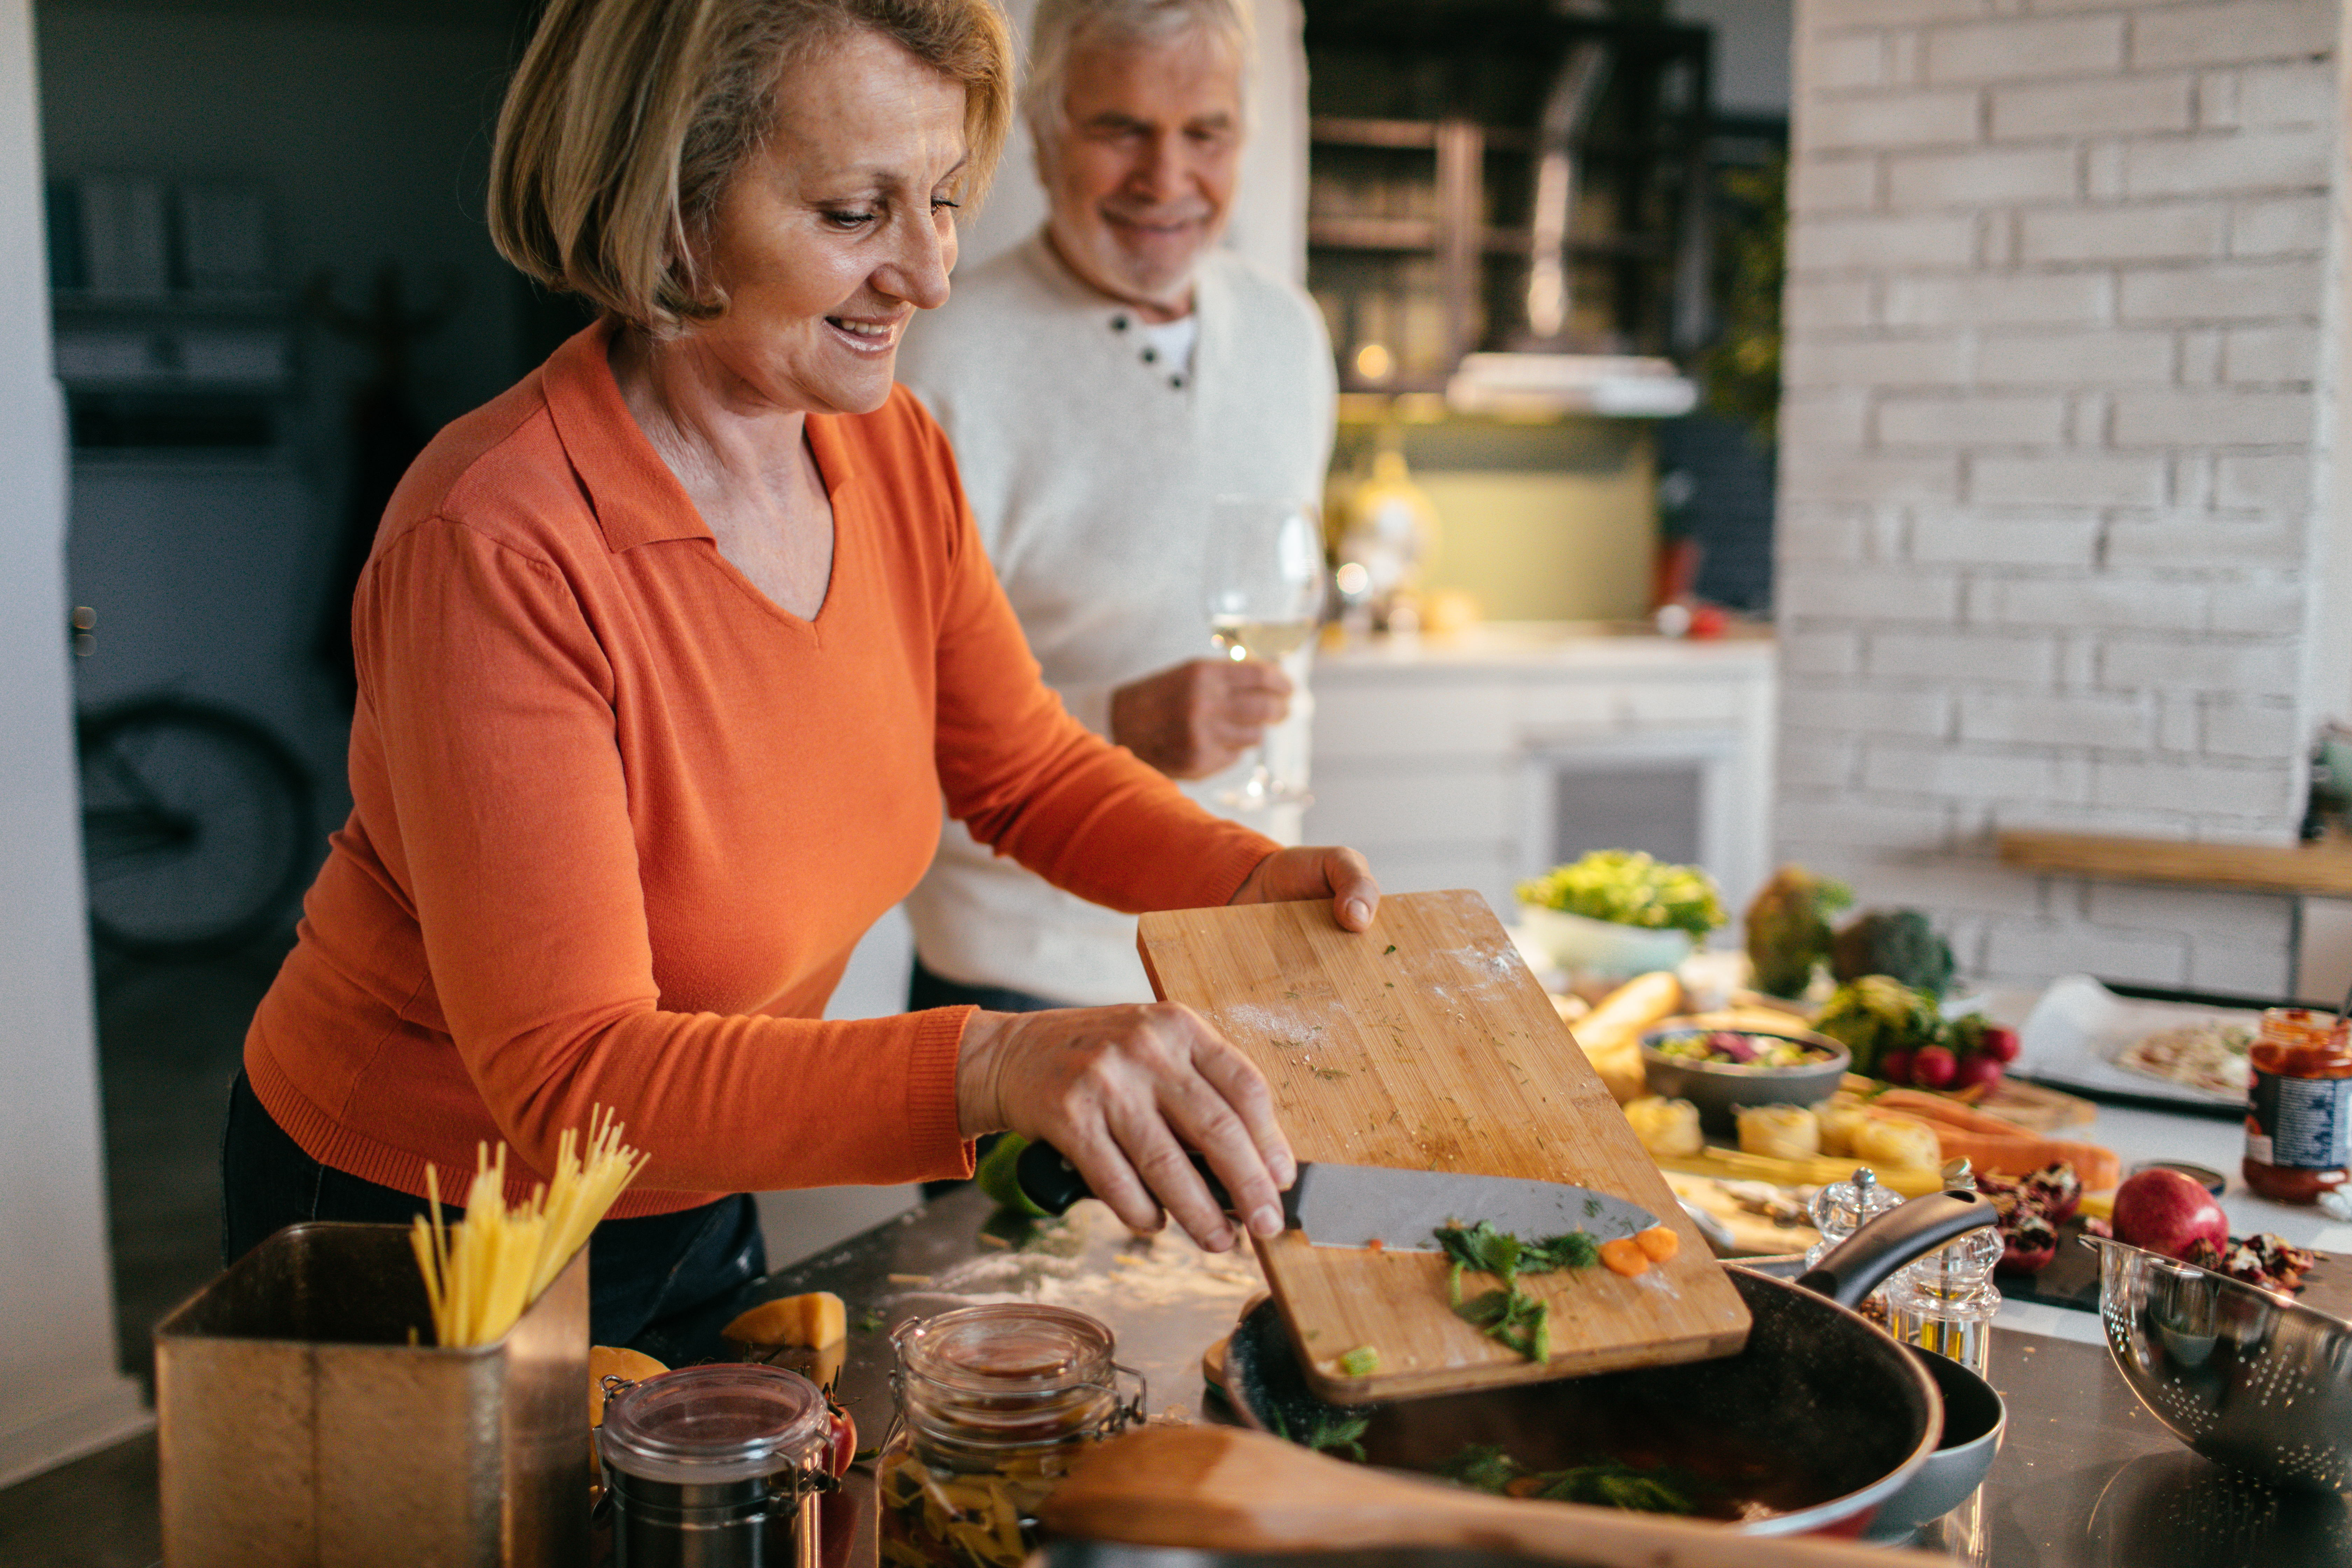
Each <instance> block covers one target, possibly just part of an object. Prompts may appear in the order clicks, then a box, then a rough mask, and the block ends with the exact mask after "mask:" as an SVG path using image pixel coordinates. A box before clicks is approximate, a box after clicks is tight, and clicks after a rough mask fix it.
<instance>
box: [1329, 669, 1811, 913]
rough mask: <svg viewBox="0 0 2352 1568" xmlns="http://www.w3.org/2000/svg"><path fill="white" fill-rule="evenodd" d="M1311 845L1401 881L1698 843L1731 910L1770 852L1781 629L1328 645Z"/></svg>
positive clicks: (1502, 904)
mask: <svg viewBox="0 0 2352 1568" xmlns="http://www.w3.org/2000/svg"><path fill="white" fill-rule="evenodd" d="M1313 679H1314V700H1315V721H1314V753H1313V787H1314V791H1315V804H1314V805H1312V806H1310V807H1309V808H1308V810H1307V826H1306V834H1307V842H1309V843H1316V844H1347V845H1351V846H1353V847H1356V848H1358V849H1360V850H1362V851H1363V852H1364V853H1365V854H1366V855H1367V856H1368V857H1370V859H1371V862H1372V868H1373V870H1374V872H1375V873H1376V874H1377V875H1378V876H1379V877H1380V879H1381V885H1382V886H1383V887H1385V888H1388V889H1391V890H1393V891H1410V890H1413V889H1437V888H1475V889H1478V891H1480V892H1481V893H1483V894H1485V895H1486V900H1487V901H1488V902H1489V903H1491V904H1493V905H1494V906H1495V908H1496V910H1497V911H1501V912H1505V913H1507V911H1508V910H1510V907H1511V903H1512V891H1511V890H1512V888H1513V886H1514V885H1515V884H1516V883H1517V881H1518V880H1519V879H1522V878H1526V877H1531V876H1534V875H1536V874H1538V872H1541V871H1543V870H1546V869H1548V868H1550V867H1552V866H1554V865H1556V864H1558V863H1559V862H1560V861H1561V860H1563V859H1573V858H1576V857H1577V856H1579V855H1580V854H1582V853H1584V851H1586V850H1588V849H1598V848H1617V847H1622V848H1633V849H1646V850H1648V851H1649V852H1650V853H1652V854H1654V855H1658V856H1660V857H1662V858H1673V859H1675V860H1681V861H1696V862H1697V863H1699V864H1701V865H1703V866H1705V867H1706V868H1707V869H1708V870H1709V871H1711V872H1713V873H1714V875H1715V878H1716V879H1717V882H1718V883H1720V884H1721V885H1722V888H1723V895H1724V900H1725V905H1726V908H1727V910H1732V911H1737V910H1738V909H1740V908H1742V907H1743V906H1744V905H1745V904H1746V902H1747V900H1748V899H1749V898H1750V897H1751V896H1752V895H1753V894H1754V892H1755V890H1756V889H1757V888H1759V886H1761V885H1762V883H1763V881H1764V879H1765V878H1766V876H1767V875H1769V870H1770V867H1769V858H1770V837H1769V835H1770V819H1771V780H1772V765H1771V747H1772V712H1773V701H1774V695H1773V694H1774V689H1775V664H1774V655H1773V645H1772V644H1771V642H1770V641H1769V639H1767V638H1763V637H1739V638H1728V639H1724V640H1720V641H1706V642H1699V641H1682V640H1676V639H1672V638H1666V637H1656V636H1653V635H1646V634H1643V633H1640V632H1636V631H1633V630H1632V629H1631V627H1619V628H1611V627H1607V626H1587V625H1578V624H1575V623H1560V624H1544V623H1517V624H1509V623H1505V624H1496V625H1489V626H1483V627H1479V628H1475V629H1474V630H1473V631H1471V632H1468V633H1465V634H1463V635H1461V636H1459V637H1450V638H1444V639H1439V638H1435V637H1431V638H1424V639H1420V640H1408V639H1374V640H1370V641H1367V642H1361V643H1358V644H1354V645H1351V646H1349V647H1343V648H1340V649H1338V650H1326V651H1324V652H1323V653H1321V654H1320V655H1318V658H1317V660H1316V665H1315V673H1314V678H1313Z"/></svg>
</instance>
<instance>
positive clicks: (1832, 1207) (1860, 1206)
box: [1805, 1165, 1903, 1300]
mask: <svg viewBox="0 0 2352 1568" xmlns="http://www.w3.org/2000/svg"><path fill="white" fill-rule="evenodd" d="M1902 1201H1903V1194H1900V1193H1892V1192H1889V1191H1887V1190H1886V1189H1885V1187H1882V1186H1880V1185H1879V1184H1878V1173H1876V1172H1874V1171H1873V1170H1872V1169H1871V1168H1870V1167H1869V1166H1867V1165H1858V1166H1856V1167H1855V1168H1854V1173H1853V1180H1851V1181H1845V1182H1831V1183H1829V1184H1827V1185H1825V1186H1823V1187H1822V1190H1821V1191H1820V1192H1818V1193H1815V1194H1813V1203H1812V1215H1813V1228H1814V1229H1816V1230H1818V1231H1820V1232H1821V1233H1822V1238H1821V1240H1819V1241H1817V1242H1815V1243H1813V1245H1812V1246H1811V1247H1807V1248H1806V1249H1805V1267H1806V1268H1814V1267H1816V1266H1818V1265H1819V1264H1820V1262H1821V1260H1822V1258H1825V1257H1827V1256H1828V1254H1829V1251H1830V1249H1831V1248H1832V1247H1835V1246H1837V1244H1838V1243H1840V1242H1842V1241H1843V1240H1844V1239H1845V1238H1846V1237H1849V1236H1852V1235H1853V1233H1854V1232H1855V1231H1857V1230H1860V1229H1861V1228H1862V1227H1863V1226H1865V1225H1867V1224H1869V1223H1870V1221H1871V1219H1872V1217H1873V1216H1874V1215H1878V1214H1880V1213H1883V1212H1884V1211H1885V1210H1887V1209H1891V1208H1893V1207H1894V1206H1895V1205H1897V1204H1899V1203H1901V1202H1902ZM1871 1295H1872V1299H1873V1300H1880V1299H1883V1297H1884V1295H1885V1287H1883V1286H1882V1287H1881V1288H1880V1289H1878V1290H1874V1291H1873V1292H1872V1293H1871Z"/></svg>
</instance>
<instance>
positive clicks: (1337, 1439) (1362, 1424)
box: [1307, 1415, 1372, 1464]
mask: <svg viewBox="0 0 2352 1568" xmlns="http://www.w3.org/2000/svg"><path fill="white" fill-rule="evenodd" d="M1371 1424H1372V1423H1371V1420H1370V1417H1369V1416H1363V1415H1359V1416H1356V1417H1355V1418H1354V1419H1352V1420H1348V1419H1343V1418H1341V1417H1339V1416H1337V1415H1327V1416H1325V1417H1324V1418H1323V1421H1322V1423H1321V1424H1320V1425H1319V1426H1317V1427H1316V1428H1315V1430H1314V1431H1312V1432H1310V1433H1308V1434H1307V1447H1310V1448H1313V1449H1315V1450H1316V1451H1318V1453H1326V1454H1328V1453H1329V1452H1331V1451H1332V1450H1334V1449H1339V1450H1342V1451H1344V1452H1346V1453H1347V1454H1348V1455H1349V1456H1350V1457H1351V1458H1354V1459H1355V1461H1356V1462H1357V1463H1358V1464H1362V1463H1363V1462H1364V1445H1363V1443H1362V1442H1361V1441H1360V1439H1361V1438H1362V1436H1363V1435H1364V1433H1365V1431H1366V1430H1367V1429H1368V1428H1370V1426H1371Z"/></svg>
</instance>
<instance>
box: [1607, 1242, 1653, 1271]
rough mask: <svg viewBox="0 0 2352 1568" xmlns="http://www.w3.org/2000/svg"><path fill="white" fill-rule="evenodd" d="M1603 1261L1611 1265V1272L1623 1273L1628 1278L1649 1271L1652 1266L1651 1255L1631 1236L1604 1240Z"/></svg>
mask: <svg viewBox="0 0 2352 1568" xmlns="http://www.w3.org/2000/svg"><path fill="white" fill-rule="evenodd" d="M1601 1262H1603V1263H1606V1264H1607V1265H1609V1271H1610V1272H1611V1273H1612V1274H1622V1275H1624V1276H1625V1277H1626V1278H1627V1279H1632V1278H1633V1276H1634V1275H1636V1274H1641V1273H1645V1272H1647V1271H1648V1269H1649V1267H1650V1259H1649V1256H1648V1255H1647V1254H1646V1253H1644V1252H1643V1250H1642V1248H1641V1246H1640V1245H1639V1244H1638V1243H1637V1242H1635V1241H1634V1239H1633V1237H1630V1236H1621V1237H1618V1238H1617V1239H1616V1240H1614V1241H1604V1242H1602V1243H1601Z"/></svg>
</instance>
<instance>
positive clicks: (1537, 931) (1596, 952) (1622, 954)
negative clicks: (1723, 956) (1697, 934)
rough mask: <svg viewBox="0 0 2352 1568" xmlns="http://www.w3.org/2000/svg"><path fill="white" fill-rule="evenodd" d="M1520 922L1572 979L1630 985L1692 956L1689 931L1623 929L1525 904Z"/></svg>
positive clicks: (1643, 927) (1563, 911)
mask: <svg viewBox="0 0 2352 1568" xmlns="http://www.w3.org/2000/svg"><path fill="white" fill-rule="evenodd" d="M1519 921H1520V923H1521V924H1522V925H1524V926H1526V927H1527V929H1528V931H1529V933H1530V934H1532V935H1533V937H1534V938H1535V941H1536V944H1537V945H1538V947H1540V948H1542V949H1543V951H1544V952H1548V953H1549V954H1550V955H1551V961H1552V962H1553V963H1556V964H1558V965H1559V967H1560V968H1562V969H1564V970H1566V971H1568V973H1570V975H1580V974H1583V975H1597V976H1605V977H1608V978H1612V979H1627V978H1630V977H1631V976H1633V975H1636V974H1647V973H1650V972H1651V971H1653V970H1657V969H1672V968H1673V967H1675V965H1676V964H1678V963H1681V962H1682V961H1683V960H1684V959H1685V958H1688V957H1689V956H1690V954H1691V945H1692V944H1691V937H1690V932H1688V931H1673V930H1665V931H1661V930H1658V929H1656V928H1655V927H1652V926H1628V925H1619V924H1617V923H1616V922H1615V921H1596V920H1594V919H1592V918H1591V916H1590V915H1572V914H1570V913H1568V912H1567V911H1566V910H1554V909H1547V908H1545V907H1543V906H1542V905H1539V904H1521V905H1520V906H1519Z"/></svg>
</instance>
